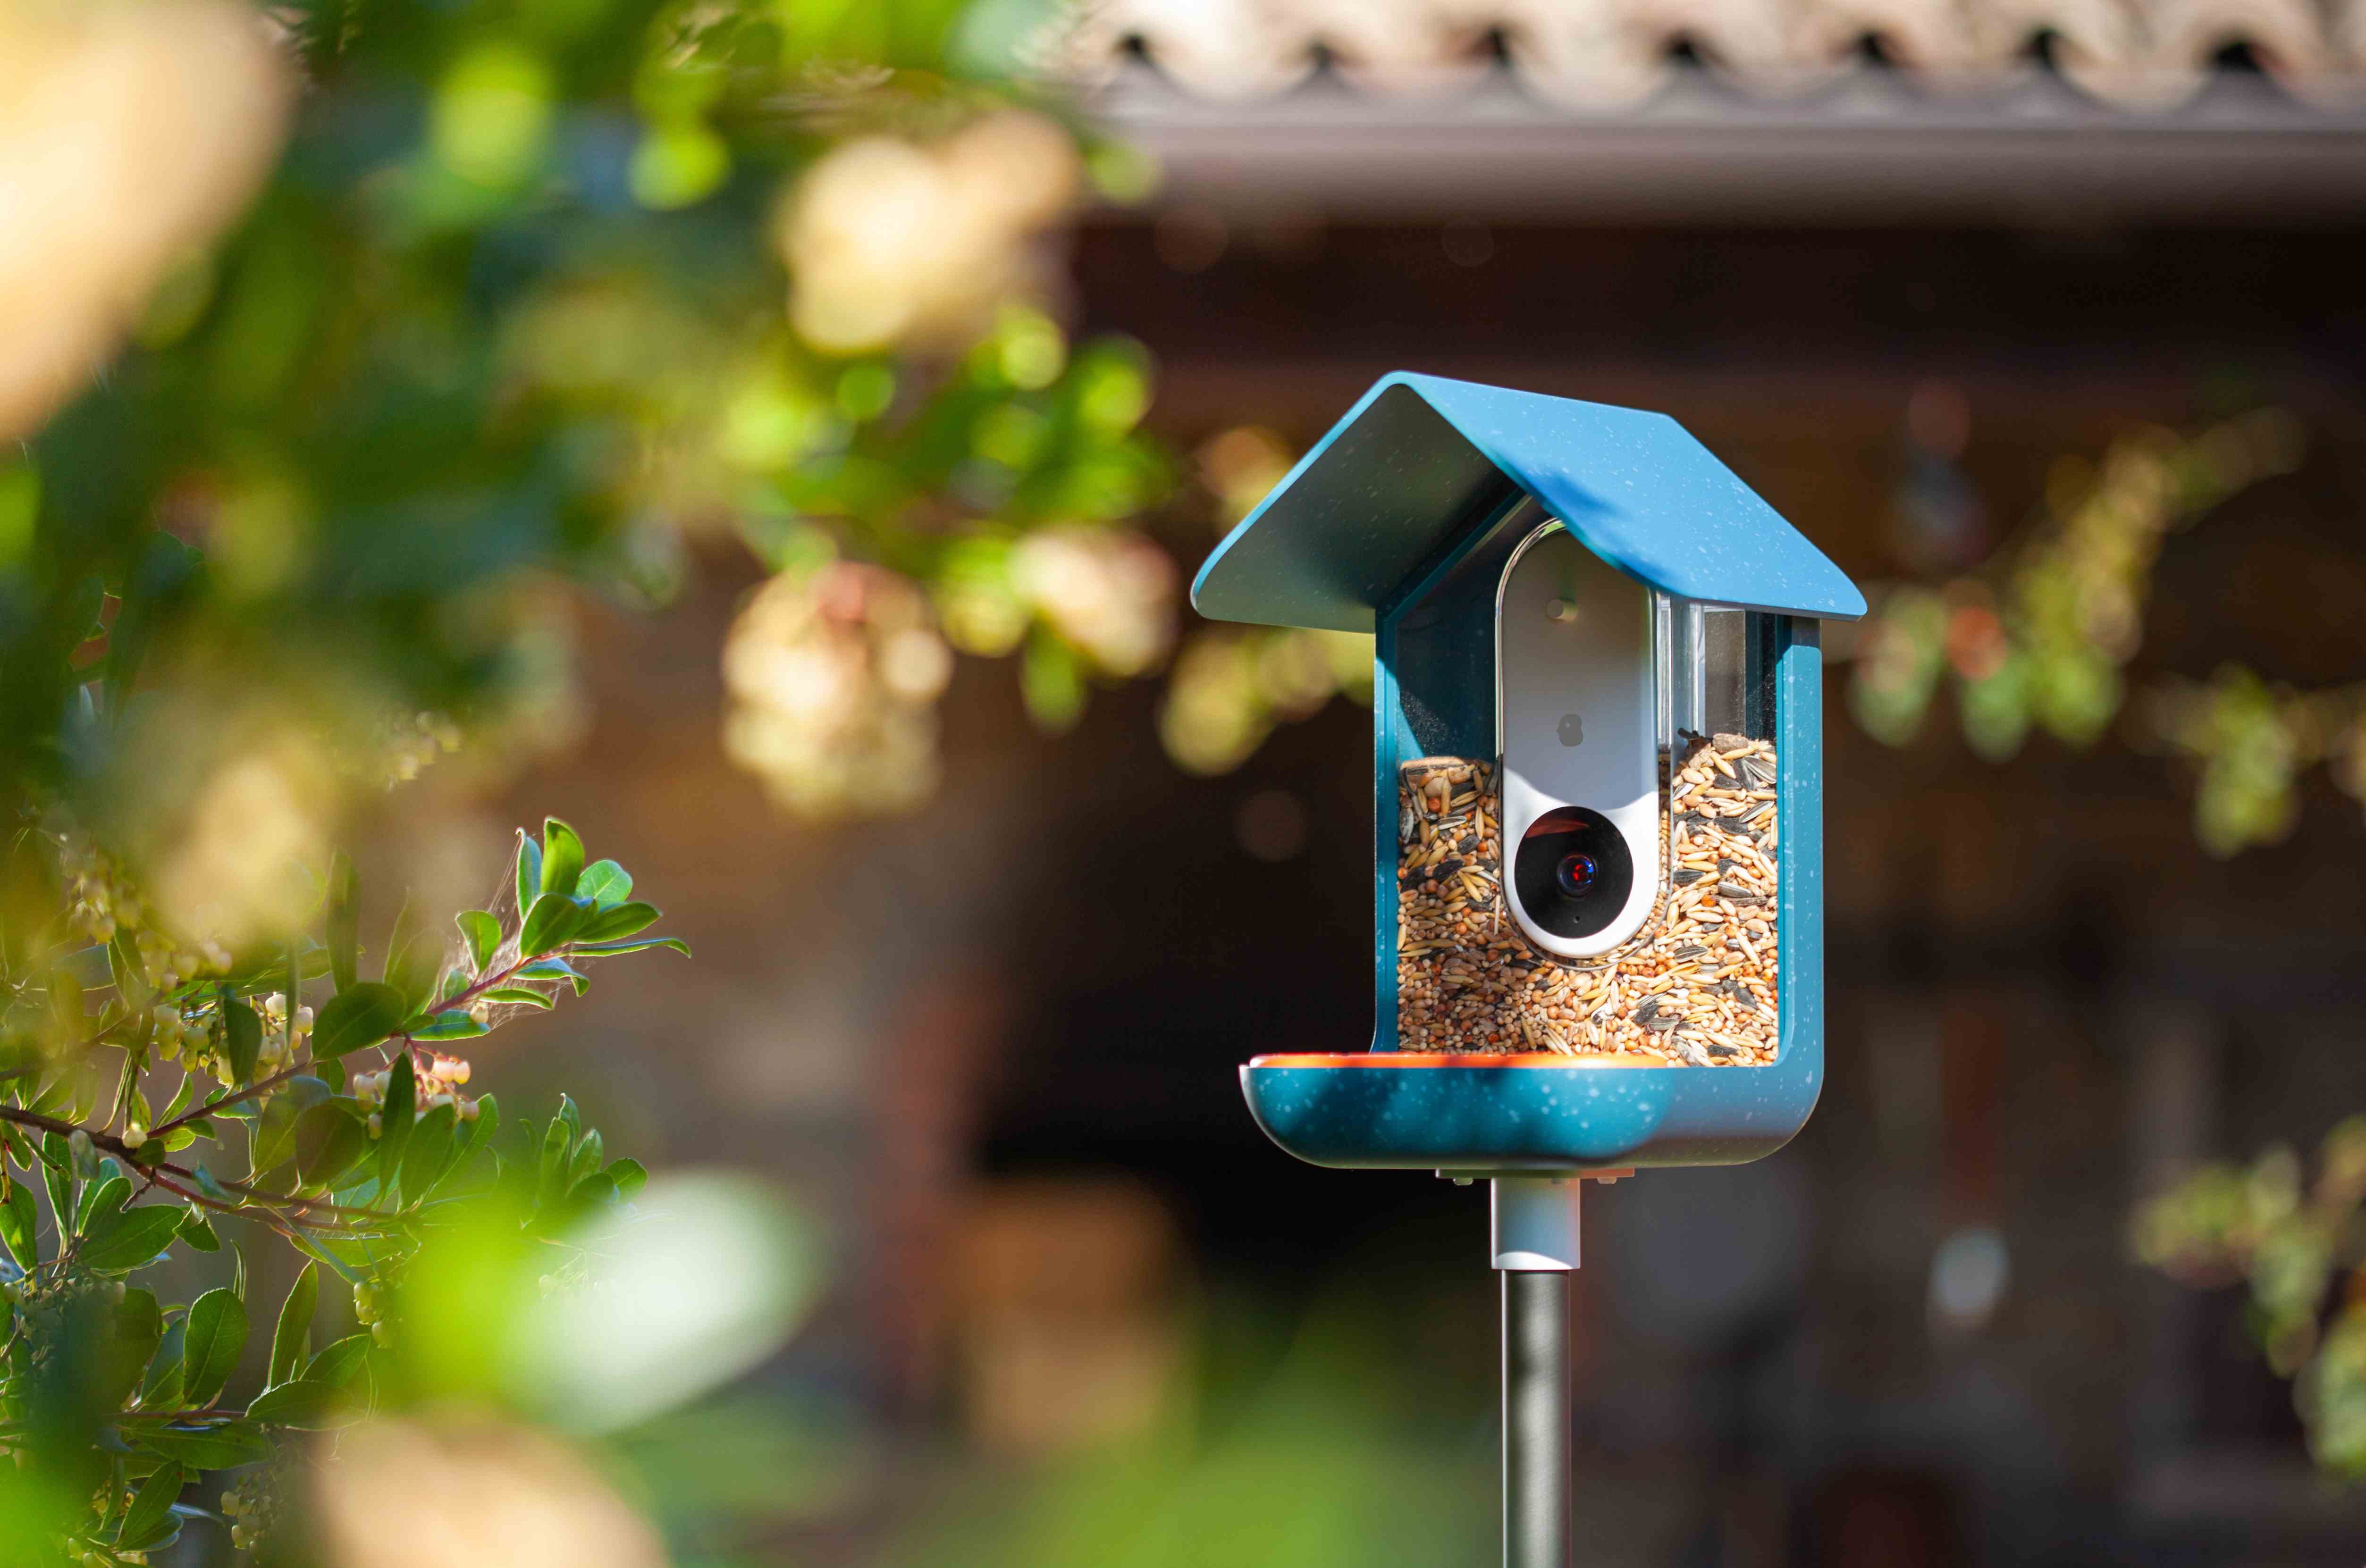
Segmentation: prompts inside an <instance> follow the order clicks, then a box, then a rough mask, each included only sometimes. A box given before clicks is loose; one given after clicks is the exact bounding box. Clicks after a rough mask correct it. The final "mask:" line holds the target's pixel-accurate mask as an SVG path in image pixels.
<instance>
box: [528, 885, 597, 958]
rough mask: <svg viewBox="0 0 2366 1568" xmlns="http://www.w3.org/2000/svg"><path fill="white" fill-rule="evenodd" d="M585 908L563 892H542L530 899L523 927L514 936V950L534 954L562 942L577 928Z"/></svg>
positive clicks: (548, 949)
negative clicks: (516, 937) (521, 931)
mask: <svg viewBox="0 0 2366 1568" xmlns="http://www.w3.org/2000/svg"><path fill="white" fill-rule="evenodd" d="M584 919H585V911H584V908H583V906H582V905H581V904H580V903H577V902H575V901H574V900H573V899H570V898H569V897H568V896H567V895H566V894H565V893H545V894H543V895H542V896H541V897H540V898H538V899H536V900H535V901H534V908H533V909H531V910H529V911H528V912H527V913H526V917H525V929H524V932H523V933H522V934H520V935H519V937H518V951H520V952H522V953H524V954H526V955H527V956H528V957H536V956H539V955H541V954H544V953H547V952H550V951H552V950H553V949H555V948H558V947H560V946H565V945H566V943H567V940H568V938H569V937H571V936H573V935H575V933H576V931H577V930H578V929H579V928H580V927H581V925H582V924H583V922H584Z"/></svg>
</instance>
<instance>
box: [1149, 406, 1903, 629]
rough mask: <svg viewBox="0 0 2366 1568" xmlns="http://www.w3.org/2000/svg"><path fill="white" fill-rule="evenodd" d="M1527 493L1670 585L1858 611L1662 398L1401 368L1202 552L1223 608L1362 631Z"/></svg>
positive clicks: (1815, 554) (1840, 613) (1726, 600)
mask: <svg viewBox="0 0 2366 1568" xmlns="http://www.w3.org/2000/svg"><path fill="white" fill-rule="evenodd" d="M1523 493H1525V494H1526V495H1528V496H1533V497H1534V498H1536V499H1537V500H1538V502H1539V503H1541V504H1542V506H1543V507H1544V509H1545V510H1546V511H1547V512H1549V513H1550V514H1551V515H1552V516H1554V517H1557V518H1559V519H1560V520H1561V521H1562V522H1563V523H1565V524H1566V525H1567V526H1568V527H1569V530H1570V532H1572V533H1574V534H1576V535H1577V537H1578V538H1579V539H1580V540H1581V541H1583V543H1584V544H1585V545H1586V547H1587V548H1588V549H1590V550H1592V551H1593V552H1594V554H1597V555H1599V556H1601V557H1602V558H1603V559H1604V560H1606V561H1607V562H1609V563H1610V564H1611V565H1612V566H1617V568H1618V569H1619V570H1621V571H1623V572H1626V573H1627V574H1628V576H1630V577H1635V578H1636V579H1638V580H1639V581H1640V582H1643V583H1646V584H1648V585H1650V586H1651V587H1652V588H1658V589H1659V590H1661V591H1662V592H1663V593H1667V594H1670V595H1673V596H1674V597H1676V598H1679V599H1700V600H1703V601H1706V602H1708V603H1713V604H1731V605H1739V606H1741V607H1742V608H1744V609H1752V610H1766V611H1770V612H1772V613H1776V614H1784V615H1800V616H1822V617H1837V618H1842V619H1853V618H1855V617H1857V616H1860V615H1863V614H1864V613H1865V598H1864V596H1863V595H1862V594H1860V593H1858V592H1857V590H1856V588H1855V585H1853V584H1852V583H1851V582H1850V581H1849V580H1848V578H1847V577H1845V576H1843V575H1842V573H1841V571H1840V569H1839V568H1838V567H1836V566H1833V565H1832V564H1831V561H1829V560H1827V559H1825V557H1824V555H1823V554H1822V553H1821V552H1820V551H1819V550H1817V548H1816V547H1815V546H1814V545H1813V544H1811V543H1808V541H1807V540H1806V539H1805V538H1804V537H1802V536H1801V535H1800V533H1799V532H1798V531H1797V529H1795V528H1793V527H1792V526H1791V525H1790V524H1789V523H1788V522H1786V521H1784V520H1783V518H1782V517H1781V516H1780V515H1779V514H1777V513H1776V512H1775V509H1774V508H1772V507H1770V506H1768V505H1767V504H1766V503H1765V502H1764V501H1763V500H1761V499H1760V498H1758V496H1757V495H1756V494H1755V493H1753V492H1752V490H1751V489H1750V487H1748V486H1746V485H1744V484H1743V483H1742V482H1741V480H1740V479H1739V478H1737V477H1735V476H1734V474H1733V472H1732V471H1731V470H1730V469H1729V468H1727V467H1726V466H1725V465H1724V464H1722V463H1720V462H1718V460H1717V458H1716V457H1715V456H1714V455H1713V454H1710V452H1709V451H1708V449H1707V447H1705V446H1703V445H1702V444H1701V443H1700V442H1697V441H1696V440H1695V439H1693V437H1692V436H1691V435H1690V434H1689V433H1688V432H1687V431H1685V430H1684V427H1683V426H1681V425H1679V424H1677V423H1676V422H1675V420H1672V419H1670V418H1668V417H1667V416H1666V415H1665V414H1657V413H1651V412H1649V411H1647V410H1644V409H1620V408H1613V407H1611V406H1609V405H1606V404H1602V403H1584V402H1580V401H1578V400H1576V399H1574V398H1550V397H1546V396H1544V395H1543V394H1541V393H1536V392H1517V391H1513V390H1511V389H1510V388H1508V387H1502V386H1479V385H1477V384H1475V383H1472V382H1468V381H1451V380H1448V379H1446V378H1445V377H1442V376H1436V375H1414V374H1411V373H1409V372H1403V371H1400V372H1397V373H1395V374H1393V375H1387V376H1383V377H1382V378H1381V379H1380V381H1378V382H1376V383H1374V384H1373V386H1372V387H1371V389H1370V390H1369V391H1368V392H1367V393H1365V394H1364V396H1363V398H1362V399H1361V400H1359V401H1358V403H1357V405H1356V406H1355V408H1354V409H1350V410H1349V411H1348V413H1347V416H1346V418H1345V419H1343V420H1340V421H1339V422H1338V424H1336V425H1335V426H1334V427H1332V429H1331V431H1330V433H1329V434H1327V435H1325V436H1324V438H1323V440H1322V441H1321V442H1317V443H1316V445H1315V447H1314V449H1313V451H1311V452H1309V453H1308V454H1306V455H1305V457H1304V458H1303V459H1301V461H1300V462H1299V464H1298V465H1297V466H1296V467H1295V468H1293V469H1291V470H1290V474H1289V476H1287V477H1286V478H1284V479H1283V480H1282V482H1281V483H1280V484H1279V485H1278V486H1276V487H1274V490H1273V493H1272V494H1271V495H1269V496H1268V497H1267V498H1265V501H1264V502H1263V503H1262V504H1261V505H1260V506H1259V507H1258V508H1257V510H1255V511H1253V512H1251V513H1250V514H1249V515H1248V517H1247V518H1246V519H1245V520H1244V521H1242V523H1241V525H1240V526H1239V527H1238V528H1235V529H1234V531H1233V532H1232V533H1231V534H1230V535H1229V536H1227V537H1226V539H1225V540H1224V542H1223V543H1222V544H1221V545H1219V546H1217V548H1216V551H1215V553H1214V554H1211V555H1210V556H1209V557H1208V560H1207V564H1206V565H1205V566H1201V567H1200V576H1199V578H1198V580H1197V581H1195V582H1194V583H1193V584H1192V586H1191V602H1192V603H1193V604H1194V605H1195V606H1197V607H1198V609H1199V610H1200V613H1201V614H1202V615H1205V616H1208V617H1209V618H1211V620H1217V621H1245V622H1257V623H1260V624H1264V625H1273V626H1319V627H1328V628H1332V629H1335V630H1338V631H1346V632H1369V631H1371V630H1372V629H1373V628H1374V626H1375V624H1376V623H1377V621H1378V619H1379V615H1380V611H1381V610H1382V609H1383V608H1384V606H1386V605H1387V604H1388V603H1389V602H1391V600H1392V599H1394V598H1395V597H1396V596H1397V595H1398V594H1400V593H1401V592H1402V591H1403V588H1404V587H1405V586H1406V584H1408V583H1409V582H1411V581H1412V580H1413V579H1414V577H1417V576H1418V575H1420V573H1421V572H1422V571H1423V569H1424V568H1425V566H1426V565H1427V564H1429V563H1431V562H1433V561H1435V560H1437V559H1438V558H1440V557H1441V556H1443V555H1444V554H1447V553H1448V552H1449V551H1451V550H1452V549H1453V548H1454V547H1455V545H1456V544H1457V543H1459V540H1460V539H1461V538H1462V537H1463V536H1464V535H1465V534H1466V533H1467V532H1468V531H1469V530H1470V527H1471V526H1473V525H1474V524H1475V523H1476V522H1478V521H1480V520H1482V519H1483V518H1485V517H1488V516H1491V515H1494V514H1497V513H1500V511H1501V510H1503V508H1504V504H1505V503H1506V502H1507V501H1509V500H1511V499H1513V498H1516V497H1518V496H1519V495H1521V494H1523Z"/></svg>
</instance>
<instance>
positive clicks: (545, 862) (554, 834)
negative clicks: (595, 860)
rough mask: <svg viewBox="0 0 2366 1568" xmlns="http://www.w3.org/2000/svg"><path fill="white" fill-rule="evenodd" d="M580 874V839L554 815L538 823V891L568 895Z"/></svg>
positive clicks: (581, 850)
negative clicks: (539, 836) (539, 856)
mask: <svg viewBox="0 0 2366 1568" xmlns="http://www.w3.org/2000/svg"><path fill="white" fill-rule="evenodd" d="M582 874H583V841H582V840H581V839H580V838H578V837H577V836H576V835H575V830H574V829H573V828H571V827H569V826H568V825H567V824H566V823H563V822H560V821H559V820H558V818H557V817H545V818H544V819H543V823H542V890H543V891H544V892H546V893H557V894H558V895H559V896H560V897H562V898H564V897H568V896H569V895H571V894H572V893H573V892H574V891H575V879H577V878H578V877H580V876H581V875H582Z"/></svg>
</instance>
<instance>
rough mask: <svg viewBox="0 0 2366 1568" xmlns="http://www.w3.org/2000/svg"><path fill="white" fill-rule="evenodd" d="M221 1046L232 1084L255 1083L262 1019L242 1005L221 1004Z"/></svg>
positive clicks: (261, 1039) (259, 1053) (261, 1036)
mask: <svg viewBox="0 0 2366 1568" xmlns="http://www.w3.org/2000/svg"><path fill="white" fill-rule="evenodd" d="M330 1005H331V1006H332V1007H333V1006H335V1005H336V1004H335V1003H334V1002H332V1003H330ZM222 1047H223V1049H224V1050H225V1051H227V1052H228V1053H229V1055H230V1074H231V1079H232V1081H235V1082H238V1083H252V1082H254V1067H255V1063H256V1062H257V1061H259V1060H260V1059H261V1058H262V1056H263V1020H262V1019H261V1018H260V1017H258V1016H256V1015H255V1011H254V1008H252V1007H249V1006H248V1005H247V1004H246V1003H245V1002H224V1003H223V1004H222Z"/></svg>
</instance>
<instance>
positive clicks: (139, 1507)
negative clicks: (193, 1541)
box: [115, 1460, 187, 1551]
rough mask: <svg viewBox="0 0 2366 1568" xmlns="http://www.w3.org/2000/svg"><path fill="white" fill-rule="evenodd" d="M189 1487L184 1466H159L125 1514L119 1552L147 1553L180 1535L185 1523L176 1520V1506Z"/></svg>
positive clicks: (167, 1463)
mask: <svg viewBox="0 0 2366 1568" xmlns="http://www.w3.org/2000/svg"><path fill="white" fill-rule="evenodd" d="M186 1484H187V1478H186V1476H184V1475H183V1474H182V1473H181V1467H180V1466H179V1465H178V1464H176V1463H175V1462H173V1461H171V1460H166V1461H165V1462H163V1464H161V1465H159V1466H157V1468H156V1473H154V1474H152V1475H151V1476H150V1477H148V1479H147V1480H146V1481H144V1482H142V1483H141V1486H140V1490H139V1492H138V1494H137V1495H134V1496H133V1497H132V1499H131V1506H130V1507H128V1508H126V1509H125V1510H124V1511H123V1523H122V1525H121V1527H120V1528H119V1529H117V1531H116V1533H115V1545H116V1550H117V1551H147V1550H148V1549H149V1548H150V1547H152V1546H162V1545H163V1544H164V1542H166V1541H167V1540H171V1539H172V1538H173V1537H174V1536H175V1535H176V1534H178V1533H179V1531H180V1528H181V1521H180V1520H178V1519H176V1518H174V1517H173V1505H174V1504H175V1503H177V1502H179V1501H180V1500H181V1488H182V1487H183V1486H184V1485H186Z"/></svg>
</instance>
